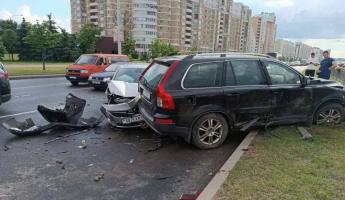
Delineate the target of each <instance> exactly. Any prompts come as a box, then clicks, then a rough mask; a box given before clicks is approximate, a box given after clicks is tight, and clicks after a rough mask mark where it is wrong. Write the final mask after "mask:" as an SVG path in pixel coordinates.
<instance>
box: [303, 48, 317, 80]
mask: <svg viewBox="0 0 345 200" xmlns="http://www.w3.org/2000/svg"><path fill="white" fill-rule="evenodd" d="M307 63H308V66H307V70H306V71H305V75H306V76H310V77H314V76H315V68H316V66H318V65H319V64H320V62H319V58H316V57H315V53H311V55H310V58H308V60H307Z"/></svg>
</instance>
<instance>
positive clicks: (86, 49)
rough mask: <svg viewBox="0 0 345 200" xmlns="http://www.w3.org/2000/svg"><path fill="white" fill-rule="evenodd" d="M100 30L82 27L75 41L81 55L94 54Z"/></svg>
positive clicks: (87, 25) (89, 25) (89, 26)
mask: <svg viewBox="0 0 345 200" xmlns="http://www.w3.org/2000/svg"><path fill="white" fill-rule="evenodd" d="M101 32H102V29H101V28H99V27H97V26H95V25H93V24H86V25H84V26H83V27H82V28H81V30H80V32H79V33H78V34H77V41H78V43H79V48H80V49H81V51H82V53H94V52H95V51H96V42H97V40H98V38H99V36H100V35H101Z"/></svg>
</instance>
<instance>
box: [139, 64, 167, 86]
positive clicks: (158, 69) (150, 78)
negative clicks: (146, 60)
mask: <svg viewBox="0 0 345 200" xmlns="http://www.w3.org/2000/svg"><path fill="white" fill-rule="evenodd" d="M168 69H169V66H167V65H162V64H159V63H154V64H153V65H152V66H151V67H150V68H149V69H148V70H147V72H146V73H145V74H144V76H143V79H142V80H143V81H144V83H143V84H144V85H146V86H147V87H149V88H151V89H156V87H157V86H158V83H159V81H160V80H161V79H162V77H163V75H164V74H165V72H166V71H167V70H168Z"/></svg>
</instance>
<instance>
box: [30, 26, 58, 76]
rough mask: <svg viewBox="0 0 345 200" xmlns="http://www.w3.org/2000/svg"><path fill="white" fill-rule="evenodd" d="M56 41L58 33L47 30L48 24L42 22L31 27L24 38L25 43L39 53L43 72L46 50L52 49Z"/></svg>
mask: <svg viewBox="0 0 345 200" xmlns="http://www.w3.org/2000/svg"><path fill="white" fill-rule="evenodd" d="M57 39H58V33H53V32H51V31H50V30H49V24H48V23H47V21H44V22H43V23H42V24H39V23H38V22H37V23H36V24H35V25H33V26H32V28H31V29H30V31H29V32H28V35H27V36H26V37H25V38H24V40H25V42H26V43H27V44H29V45H31V46H32V48H33V49H37V50H39V51H40V52H41V55H42V62H43V70H45V69H46V66H45V62H46V59H47V49H49V48H53V47H54V45H55V44H56V41H57Z"/></svg>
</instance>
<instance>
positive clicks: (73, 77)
mask: <svg viewBox="0 0 345 200" xmlns="http://www.w3.org/2000/svg"><path fill="white" fill-rule="evenodd" d="M69 78H70V79H77V77H75V76H70V77H69Z"/></svg>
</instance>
